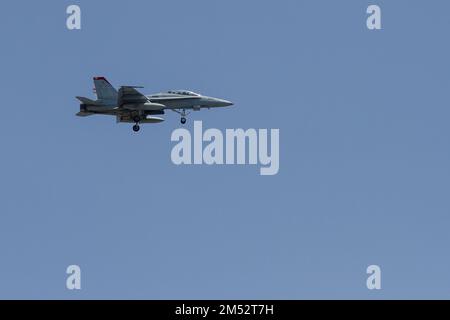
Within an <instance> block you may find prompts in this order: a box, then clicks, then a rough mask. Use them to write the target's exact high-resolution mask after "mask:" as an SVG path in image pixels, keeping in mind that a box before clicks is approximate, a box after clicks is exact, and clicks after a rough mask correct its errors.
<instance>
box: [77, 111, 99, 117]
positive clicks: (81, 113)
mask: <svg viewBox="0 0 450 320" xmlns="http://www.w3.org/2000/svg"><path fill="white" fill-rule="evenodd" d="M93 114H95V113H92V112H89V111H80V112H78V113H77V116H79V117H87V116H92V115H93Z"/></svg>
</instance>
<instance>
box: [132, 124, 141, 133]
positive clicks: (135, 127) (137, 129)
mask: <svg viewBox="0 0 450 320" xmlns="http://www.w3.org/2000/svg"><path fill="white" fill-rule="evenodd" d="M139 129H140V127H139V125H138V124H135V125H134V126H133V131H134V132H138V131H139Z"/></svg>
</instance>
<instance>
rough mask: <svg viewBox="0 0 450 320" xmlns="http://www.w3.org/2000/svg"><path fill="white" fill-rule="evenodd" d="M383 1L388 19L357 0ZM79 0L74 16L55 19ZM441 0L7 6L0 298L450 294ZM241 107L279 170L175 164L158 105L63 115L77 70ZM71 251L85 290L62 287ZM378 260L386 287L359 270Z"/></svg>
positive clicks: (449, 109)
mask: <svg viewBox="0 0 450 320" xmlns="http://www.w3.org/2000/svg"><path fill="white" fill-rule="evenodd" d="M373 3H374V4H378V5H380V6H381V9H382V19H383V20H382V27H383V30H381V31H376V32H373V31H369V30H367V28H366V22H365V20H366V13H365V12H366V8H367V6H368V5H369V4H373ZM69 4H79V5H80V6H81V9H82V30H80V31H69V30H67V29H66V26H65V23H66V22H65V20H66V16H67V15H66V13H65V11H66V7H67V6H68V5H69ZM449 12H450V3H449V2H448V1H438V0H436V1H431V2H430V1H423V0H422V1H418V0H417V1H406V0H397V1H381V0H376V1H361V0H351V1H350V0H348V1H347V0H346V1H334V0H333V1H332V0H329V1H317V0H314V1H313V0H310V1H298V0H295V1H294V0H293V1H287V0H283V1H237V0H232V1H209V0H208V1H207V0H201V1H200V0H199V1H197V0H193V1H181V0H180V1H165V0H164V1H163V0H155V1H137V0H136V1H56V0H53V1H39V2H37V1H7V2H5V3H3V4H2V10H1V12H0V33H1V39H2V49H1V59H0V88H1V92H2V95H1V99H2V103H1V106H2V112H1V115H2V124H1V126H0V147H1V166H0V194H1V201H0V254H1V259H0V298H62V299H71V298H88V299H90V298H105V299H107V298H125V299H128V298H139V299H141V298H145V299H160V298H164V299H197V298H209V299H216V298H238V299H240V298H255V299H259V298H265V299H272V298H275V299H278V298H285V299H300V298H361V299H379V298H450V274H449V270H450V256H449V254H448V245H449V243H450V232H449V226H450V197H449V193H450V170H449V169H450V152H449V139H450V125H449V122H450V93H449V92H450V91H449V87H450V76H449V74H450V62H449V57H450V45H449V40H448V36H449V30H450V20H449V17H448V15H449ZM94 75H104V76H106V77H107V78H108V79H109V80H110V81H111V82H112V83H113V84H114V85H116V86H117V85H125V84H126V85H143V86H145V89H144V90H143V91H144V92H145V93H153V92H159V91H161V90H168V89H179V88H185V89H190V90H194V91H199V92H201V93H204V94H206V95H211V96H218V97H221V98H225V99H229V100H232V101H233V102H235V107H233V108H232V109H224V110H215V111H202V112H198V113H194V114H193V115H192V116H190V117H189V122H188V124H187V127H188V128H191V127H192V124H193V120H202V121H203V126H204V127H206V128H219V129H225V128H279V129H280V139H281V141H280V148H281V150H280V171H279V174H278V175H276V176H272V177H268V176H260V175H259V169H258V167H256V166H211V167H209V166H206V165H205V166H181V167H177V166H174V165H173V164H172V162H171V160H170V151H171V148H172V146H173V143H171V142H170V134H171V132H172V131H173V130H174V129H175V128H178V127H179V126H180V124H179V117H178V116H177V115H176V114H174V113H169V114H167V115H166V122H164V123H162V124H158V125H147V126H144V127H143V131H142V132H140V133H139V134H137V135H136V134H133V132H132V131H131V128H130V125H128V124H118V125H116V124H115V119H113V118H109V117H91V118H78V117H75V116H74V114H75V113H76V112H77V111H78V108H79V107H78V102H77V101H76V100H75V98H74V97H75V96H76V95H83V96H91V97H92V76H94ZM70 264H78V265H80V266H81V268H82V290H81V291H78V292H73V291H68V290H67V289H66V288H65V279H66V274H65V270H66V267H67V266H68V265H70ZM371 264H377V265H380V266H381V268H382V290H381V291H369V290H367V288H366V277H367V275H366V273H365V271H366V267H367V266H368V265H371Z"/></svg>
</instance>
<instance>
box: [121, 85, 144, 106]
mask: <svg viewBox="0 0 450 320" xmlns="http://www.w3.org/2000/svg"><path fill="white" fill-rule="evenodd" d="M136 88H142V87H132V86H122V87H120V89H119V97H118V105H119V106H123V105H124V104H142V103H146V102H148V98H147V97H146V96H144V95H143V94H142V93H140V92H139V91H137V90H136Z"/></svg>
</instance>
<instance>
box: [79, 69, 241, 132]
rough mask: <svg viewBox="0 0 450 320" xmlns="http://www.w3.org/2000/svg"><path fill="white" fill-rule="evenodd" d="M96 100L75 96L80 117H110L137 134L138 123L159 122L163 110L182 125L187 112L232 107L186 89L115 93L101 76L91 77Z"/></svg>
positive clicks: (125, 88) (128, 88) (130, 88)
mask: <svg viewBox="0 0 450 320" xmlns="http://www.w3.org/2000/svg"><path fill="white" fill-rule="evenodd" d="M94 85H95V89H94V91H95V93H96V95H97V100H91V99H89V98H85V97H76V98H77V99H78V100H80V101H81V104H80V112H78V113H77V114H76V115H77V116H80V117H86V116H91V115H95V114H102V115H111V116H115V117H116V121H117V122H118V123H119V122H127V123H134V125H133V131H135V132H138V131H139V129H140V127H139V124H141V123H159V122H162V121H164V119H163V118H160V117H156V116H155V115H163V114H164V113H165V110H171V111H174V112H176V113H178V114H179V115H180V116H181V123H182V124H185V123H186V116H187V115H188V114H189V110H193V111H198V110H200V109H202V108H208V109H210V108H218V107H228V106H232V105H233V103H232V102H230V101H227V100H223V99H218V98H213V97H207V96H203V95H201V94H198V93H195V92H192V91H188V90H172V91H168V92H162V93H155V94H152V95H143V94H142V93H140V92H139V91H138V90H137V89H139V88H142V87H136V86H121V87H120V88H119V91H117V90H116V89H115V88H114V87H113V86H112V85H111V83H109V81H108V80H106V78H105V77H94Z"/></svg>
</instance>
